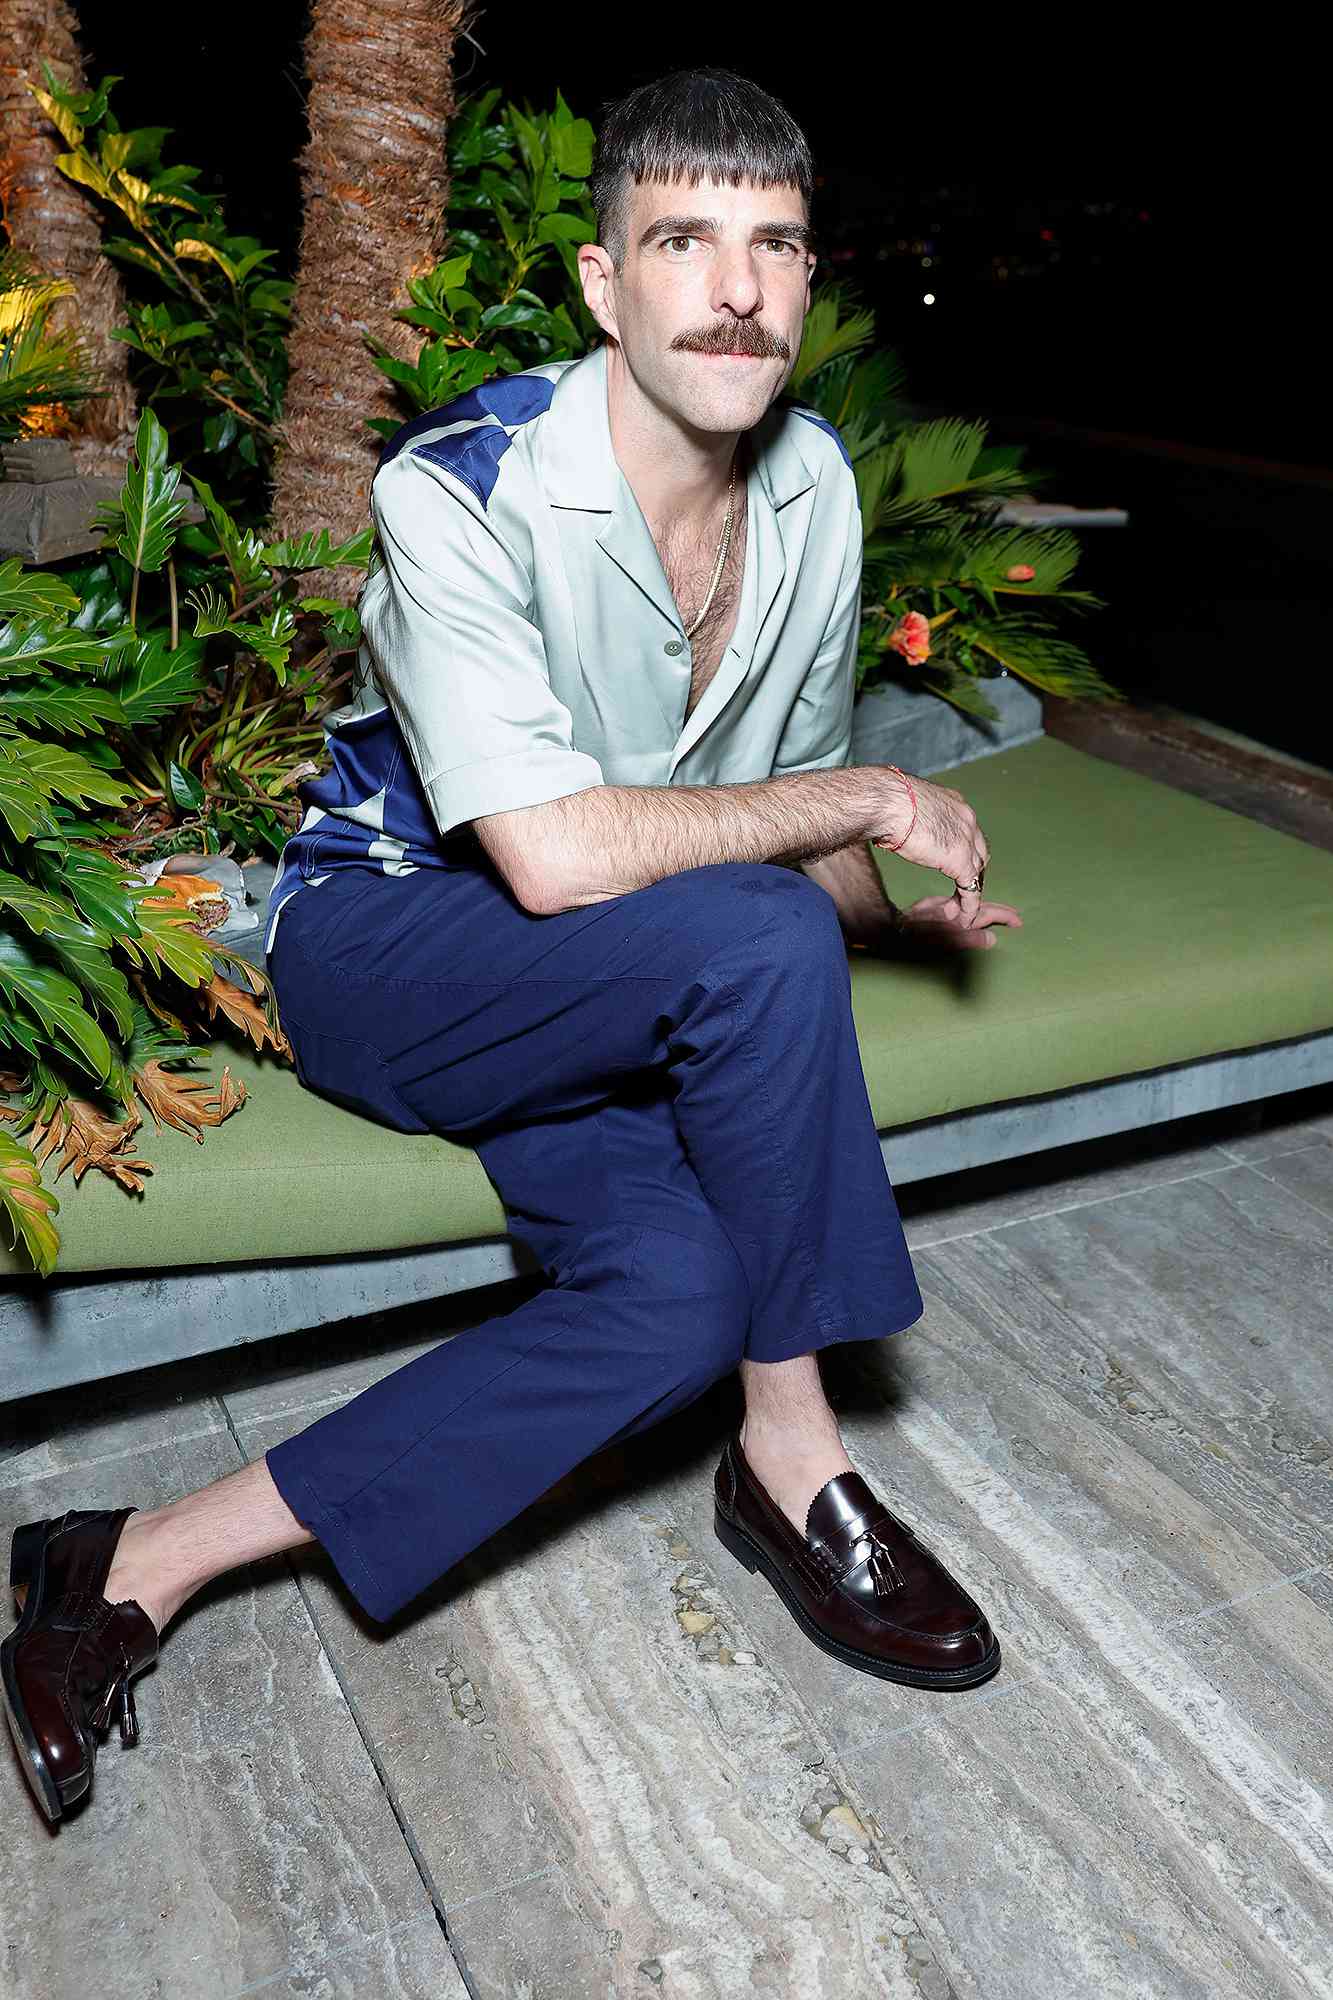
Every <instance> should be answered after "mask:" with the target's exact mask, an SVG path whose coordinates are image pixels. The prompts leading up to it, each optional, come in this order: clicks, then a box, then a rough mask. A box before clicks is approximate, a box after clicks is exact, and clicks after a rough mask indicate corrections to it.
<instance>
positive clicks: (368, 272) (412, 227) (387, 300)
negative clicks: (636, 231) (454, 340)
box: [270, 0, 469, 603]
mask: <svg viewBox="0 0 1333 2000" xmlns="http://www.w3.org/2000/svg"><path fill="white" fill-rule="evenodd" d="M468 4H469V0H311V9H310V29H309V34H308V36H307V39H306V74H307V77H308V79H309V85H310V98H309V114H308V115H309V140H308V142H307V144H306V147H305V150H304V152H303V153H302V155H301V162H300V164H301V173H302V187H303V196H304V223H303V226H302V234H301V245H300V255H299V263H298V270H297V277H296V287H295V291H294V294H293V298H292V327H291V334H290V337H289V340H288V361H289V367H290V373H289V376H288V383H287V394H286V401H285V405H284V413H283V421H282V424H281V426H280V436H281V443H280V444H279V447H278V453H277V458H276V462H275V467H274V488H273V506H272V510H271V520H270V532H271V533H272V534H273V535H274V536H275V537H284V536H287V535H300V534H308V533H310V532H312V531H313V530H316V529H318V528H321V527H327V528H328V530H329V533H330V535H331V536H332V538H333V540H334V541H335V542H337V541H341V540H343V539H344V538H346V537H348V536H351V535H355V534H359V533H360V532H361V530H362V529H363V528H365V527H366V525H367V522H368V513H367V507H368V496H369V492H370V481H371V478H372V476H373V474H374V470H375V461H376V457H377V455H378V453H379V450H380V446H381V440H380V439H379V438H378V437H377V436H376V434H375V433H374V432H373V431H370V430H367V428H366V419H367V418H370V417H391V416H400V417H405V416H406V414H407V412H405V411H404V409H403V407H402V404H401V403H400V401H399V399H398V397H397V395H396V393H395V391H394V388H393V385H392V383H391V382H390V381H389V380H388V378H387V376H385V375H383V374H382V373H381V372H380V370H379V369H378V368H376V367H375V365H374V362H373V361H372V359H371V357H370V353H369V350H368V349H367V347H366V345H365V342H364V339H363V335H364V334H365V333H370V334H372V335H373V336H374V337H375V339H376V340H377V341H379V342H381V343H382V344H383V345H384V346H385V347H387V348H389V349H390V350H391V351H392V352H393V354H394V355H395V356H396V357H397V358H399V359H401V360H405V361H412V360H414V359H415V357H416V352H417V349H418V348H419V346H420V345H421V341H422V338H423V335H422V333H421V330H420V329H419V328H416V327H411V326H405V325H404V324H403V323H402V322H401V321H399V320H395V319H393V318H392V317H391V315H392V313H393V312H394V311H395V310H397V309H401V308H402V307H405V306H408V305H410V303H411V301H410V299H409V298H408V295H407V290H406V283H405V280H406V279H407V278H408V277H409V276H413V277H415V276H420V275H423V274H424V273H425V272H427V271H429V270H431V269H432V268H433V266H434V265H435V264H436V263H438V261H439V259H440V257H441V256H442V254H443V249H444V242H445V211H446V208H447V205H448V200H449V168H448V158H447V151H446V140H447V134H448V128H449V120H450V118H451V116H452V115H453V110H454V84H453V45H454V40H455V38H456V36H457V35H458V34H459V32H460V30H461V27H462V24H463V20H464V17H465V15H466V13H467V9H468ZM306 581H307V585H308V587H309V589H310V591H311V594H312V595H319V596H325V597H334V598H337V599H338V600H339V601H341V602H344V603H346V602H348V601H350V599H351V598H352V597H353V596H354V595H355V593H356V590H357V588H358V586H359V583H360V573H359V572H357V571H355V570H321V571H319V572H312V573H311V574H310V576H309V577H308V578H307V579H306Z"/></svg>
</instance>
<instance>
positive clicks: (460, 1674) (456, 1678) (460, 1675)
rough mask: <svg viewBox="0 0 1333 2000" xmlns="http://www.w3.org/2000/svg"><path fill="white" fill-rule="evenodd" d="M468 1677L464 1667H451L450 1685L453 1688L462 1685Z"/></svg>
mask: <svg viewBox="0 0 1333 2000" xmlns="http://www.w3.org/2000/svg"><path fill="white" fill-rule="evenodd" d="M466 1679H467V1675H466V1674H465V1673H464V1671H463V1669H462V1667H453V1668H451V1669H450V1673H449V1685H450V1687H451V1688H456V1687H462V1685H463V1683H464V1681H465V1680H466Z"/></svg>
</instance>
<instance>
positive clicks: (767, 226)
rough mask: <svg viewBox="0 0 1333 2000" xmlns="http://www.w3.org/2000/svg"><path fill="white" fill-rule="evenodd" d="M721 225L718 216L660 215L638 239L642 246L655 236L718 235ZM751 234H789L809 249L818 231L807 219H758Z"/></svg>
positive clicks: (812, 245)
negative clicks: (761, 220) (803, 220)
mask: <svg viewBox="0 0 1333 2000" xmlns="http://www.w3.org/2000/svg"><path fill="white" fill-rule="evenodd" d="M719 227H720V224H719V223H718V219H717V217H716V216H715V215H659V216H658V218H657V220H656V222H654V223H651V224H650V225H649V227H648V228H647V229H645V230H644V232H643V235H642V236H641V237H640V238H639V248H640V249H642V248H643V247H644V245H645V244H646V243H651V242H652V240H653V238H654V236H662V235H667V236H699V235H704V234H708V235H712V236H716V235H717V233H718V229H719ZM750 234H751V235H752V236H790V237H793V238H794V239H795V241H796V242H797V243H800V244H802V245H803V246H804V248H805V249H807V250H810V249H813V247H814V241H815V232H814V230H813V229H811V228H810V227H809V226H808V225H807V224H806V223H804V222H756V223H755V225H754V227H753V229H752V230H751V231H750Z"/></svg>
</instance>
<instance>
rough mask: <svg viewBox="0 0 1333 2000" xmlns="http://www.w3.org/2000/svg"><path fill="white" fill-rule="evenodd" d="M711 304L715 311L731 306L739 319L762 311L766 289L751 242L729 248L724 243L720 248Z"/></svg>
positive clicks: (747, 317) (714, 270) (714, 272)
mask: <svg viewBox="0 0 1333 2000" xmlns="http://www.w3.org/2000/svg"><path fill="white" fill-rule="evenodd" d="M710 303H711V304H712V306H713V309H714V311H716V312H722V311H724V310H727V309H730V311H732V312H733V313H735V315H736V317H737V319H749V318H750V317H751V315H752V314H754V313H757V312H759V311H760V310H761V308H762V306H763V303H764V288H763V285H762V284H761V283H760V278H759V270H758V267H757V265H756V263H755V256H754V251H753V249H752V248H751V246H750V245H749V244H748V243H746V244H738V245H733V246H732V247H730V248H728V247H726V246H724V247H723V249H722V250H721V252H720V254H719V256H718V259H717V262H716V264H715V265H714V267H713V292H712V299H711V301H710Z"/></svg>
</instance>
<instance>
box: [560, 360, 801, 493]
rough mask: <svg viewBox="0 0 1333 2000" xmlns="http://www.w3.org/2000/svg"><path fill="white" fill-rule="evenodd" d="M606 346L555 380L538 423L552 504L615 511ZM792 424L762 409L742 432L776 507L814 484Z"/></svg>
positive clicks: (778, 411)
mask: <svg viewBox="0 0 1333 2000" xmlns="http://www.w3.org/2000/svg"><path fill="white" fill-rule="evenodd" d="M606 353H607V343H606V342H605V341H603V342H602V343H601V345H600V346H598V347H595V348H593V350H592V351H591V353H589V354H585V355H584V356H583V358H582V360H580V361H575V362H571V364H570V365H569V367H568V368H566V369H564V371H563V372H562V373H561V375H560V376H559V377H558V378H557V381H556V385H555V392H554V394H553V396H552V398H551V403H550V407H549V409H548V410H547V412H546V417H545V421H544V422H543V424H542V438H541V444H542V452H541V457H542V482H543V485H544V486H545V489H546V497H547V499H548V500H549V501H550V503H551V505H552V506H553V507H582V508H586V509H588V510H590V511H591V512H593V513H605V514H613V513H614V512H615V511H616V506H617V503H618V496H619V491H620V481H621V479H622V478H623V474H622V473H621V470H620V464H619V461H618V460H617V458H616V455H615V452H614V450H613V448H612V444H611V419H610V415H609V412H608V409H607V399H606ZM801 428H802V426H801V425H800V424H799V423H793V421H792V420H791V419H790V417H789V416H788V413H787V411H786V410H785V409H783V408H781V407H780V406H779V405H774V406H771V407H770V408H769V409H768V410H766V411H765V413H764V415H763V416H762V417H761V418H760V420H759V422H758V423H757V424H756V425H755V426H754V428H753V430H751V431H750V432H749V433H748V434H747V435H748V437H749V441H750V449H751V454H752V456H753V459H754V463H755V468H756V470H757V471H758V474H759V478H760V481H761V483H762V485H763V489H764V492H765V493H766V494H767V496H768V499H769V501H770V503H771V505H772V506H773V508H774V509H775V510H776V509H777V508H779V507H785V506H786V504H787V502H788V501H789V500H794V499H795V498H796V496H797V494H798V493H804V492H805V491H806V490H807V488H808V487H811V486H813V485H814V484H815V472H814V469H813V468H812V467H811V466H810V465H809V464H807V462H806V460H805V458H804V457H803V456H802V454H801V450H800V446H799V444H798V443H797V439H796V435H795V433H796V432H797V431H798V430H800V429H801Z"/></svg>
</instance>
